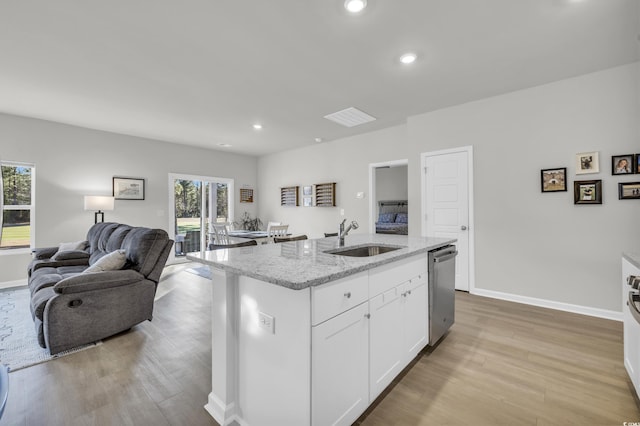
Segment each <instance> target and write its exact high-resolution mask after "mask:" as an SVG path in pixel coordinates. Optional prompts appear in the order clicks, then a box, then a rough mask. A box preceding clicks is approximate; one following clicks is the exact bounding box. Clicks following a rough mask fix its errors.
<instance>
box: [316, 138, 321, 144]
mask: <svg viewBox="0 0 640 426" xmlns="http://www.w3.org/2000/svg"><path fill="white" fill-rule="evenodd" d="M314 140H315V141H316V142H318V143H320V142H322V138H315V139H314Z"/></svg>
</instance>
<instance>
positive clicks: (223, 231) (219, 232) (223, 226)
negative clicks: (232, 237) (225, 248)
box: [211, 222, 231, 245]
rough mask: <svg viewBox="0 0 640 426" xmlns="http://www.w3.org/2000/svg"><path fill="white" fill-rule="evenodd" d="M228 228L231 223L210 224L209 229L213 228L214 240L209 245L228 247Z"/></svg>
mask: <svg viewBox="0 0 640 426" xmlns="http://www.w3.org/2000/svg"><path fill="white" fill-rule="evenodd" d="M230 226H231V223H229V222H220V223H212V224H211V228H213V235H214V238H213V241H211V244H217V245H228V244H229V228H230Z"/></svg>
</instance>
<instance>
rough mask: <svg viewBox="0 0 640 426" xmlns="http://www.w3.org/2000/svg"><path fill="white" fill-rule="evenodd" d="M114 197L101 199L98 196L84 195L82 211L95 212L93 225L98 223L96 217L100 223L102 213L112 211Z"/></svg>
mask: <svg viewBox="0 0 640 426" xmlns="http://www.w3.org/2000/svg"><path fill="white" fill-rule="evenodd" d="M114 200H115V198H114V197H103V196H99V195H85V196H84V209H85V210H93V211H95V214H94V218H95V223H98V216H100V222H104V211H103V210H105V211H111V210H113V205H114Z"/></svg>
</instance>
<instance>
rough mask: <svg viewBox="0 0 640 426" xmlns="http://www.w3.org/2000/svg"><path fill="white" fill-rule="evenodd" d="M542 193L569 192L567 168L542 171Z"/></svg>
mask: <svg viewBox="0 0 640 426" xmlns="http://www.w3.org/2000/svg"><path fill="white" fill-rule="evenodd" d="M540 190H541V192H563V191H566V190H567V168H566V167H556V168H553V169H542V170H540Z"/></svg>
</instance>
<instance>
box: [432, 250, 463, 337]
mask: <svg viewBox="0 0 640 426" xmlns="http://www.w3.org/2000/svg"><path fill="white" fill-rule="evenodd" d="M457 255H458V251H457V250H456V246H444V247H440V248H439V249H436V250H433V251H430V252H429V345H430V346H433V345H435V344H436V343H437V342H438V340H440V338H441V337H442V336H443V335H444V334H445V333H446V332H447V330H449V327H451V326H452V325H453V321H454V314H455V293H456V256H457Z"/></svg>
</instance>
